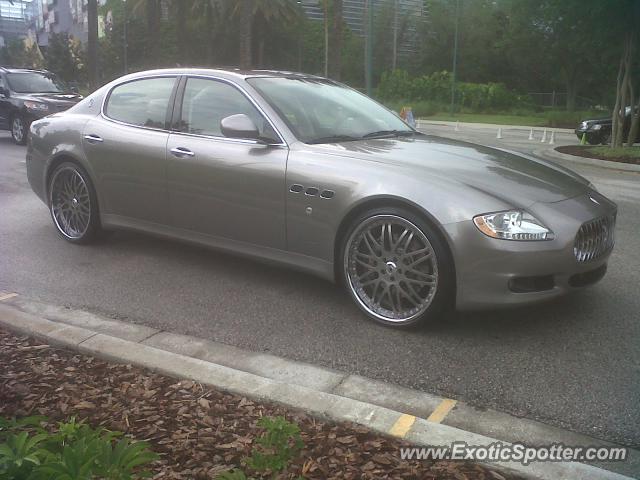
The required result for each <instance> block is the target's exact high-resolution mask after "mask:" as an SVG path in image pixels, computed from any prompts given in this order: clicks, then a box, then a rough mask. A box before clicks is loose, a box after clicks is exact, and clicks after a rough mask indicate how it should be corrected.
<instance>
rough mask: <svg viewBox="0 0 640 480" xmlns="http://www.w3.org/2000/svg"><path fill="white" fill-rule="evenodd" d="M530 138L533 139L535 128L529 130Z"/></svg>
mask: <svg viewBox="0 0 640 480" xmlns="http://www.w3.org/2000/svg"><path fill="white" fill-rule="evenodd" d="M529 140H533V128H532V129H531V131H530V132H529Z"/></svg>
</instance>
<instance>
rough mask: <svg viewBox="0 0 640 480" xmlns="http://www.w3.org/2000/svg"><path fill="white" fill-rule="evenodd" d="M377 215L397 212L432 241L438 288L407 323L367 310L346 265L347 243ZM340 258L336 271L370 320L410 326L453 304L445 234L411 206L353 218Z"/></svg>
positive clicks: (453, 282) (385, 323)
mask: <svg viewBox="0 0 640 480" xmlns="http://www.w3.org/2000/svg"><path fill="white" fill-rule="evenodd" d="M377 215H395V216H398V217H401V218H404V219H405V220H407V221H409V222H411V223H413V224H414V225H415V226H416V227H418V228H419V229H420V230H421V231H422V232H423V233H424V235H425V236H426V237H427V239H428V240H429V243H431V246H432V247H433V250H434V253H435V257H436V262H437V265H438V287H437V290H436V293H435V295H434V297H433V299H432V301H431V304H430V305H429V307H428V308H427V310H426V311H425V312H424V313H423V314H422V315H420V316H419V317H416V318H414V319H412V320H409V321H406V322H393V321H386V320H383V319H380V318H378V317H376V316H374V315H372V314H371V313H370V312H368V311H367V310H365V308H364V307H363V306H362V305H361V301H360V300H359V299H358V297H357V296H356V293H355V292H353V290H352V289H351V286H350V285H351V283H350V280H349V277H348V273H347V269H346V265H347V263H348V262H347V258H346V257H347V255H348V249H347V247H348V246H347V243H348V242H349V240H350V239H351V237H352V235H353V233H354V232H355V230H356V229H357V228H358V227H359V226H360V224H361V223H362V222H364V221H365V220H367V219H368V218H370V217H373V216H377ZM337 261H338V262H339V264H338V266H337V267H338V268H337V270H338V271H339V274H340V277H339V279H340V282H341V283H342V284H343V285H344V288H345V289H346V290H347V291H348V293H349V296H350V297H351V299H352V300H353V301H354V303H355V304H356V305H357V306H358V308H359V309H360V310H361V311H362V312H363V313H364V314H365V315H366V316H367V317H368V318H370V319H372V320H374V321H376V322H377V323H380V324H382V325H386V326H391V327H395V328H411V327H415V326H418V325H422V324H425V323H427V322H428V321H431V320H433V319H435V318H436V316H437V315H438V314H439V313H441V312H442V311H443V310H444V309H446V308H447V307H448V306H450V305H451V300H452V298H453V295H454V291H455V273H454V267H453V260H452V259H451V255H450V253H449V250H448V248H447V246H446V245H445V243H444V240H443V239H442V235H441V234H440V233H439V232H438V231H436V229H435V228H434V227H433V226H432V225H431V223H430V222H428V221H426V220H425V219H424V218H422V217H421V216H419V215H417V214H415V213H413V212H412V211H411V210H409V209H405V208H401V207H381V208H372V209H370V210H367V211H365V212H363V213H362V214H360V215H358V216H357V217H356V218H354V219H353V221H352V222H351V224H350V226H349V228H348V229H347V231H346V232H345V234H344V235H343V237H342V239H341V244H340V254H339V256H338V259H337Z"/></svg>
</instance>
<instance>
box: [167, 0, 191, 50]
mask: <svg viewBox="0 0 640 480" xmlns="http://www.w3.org/2000/svg"><path fill="white" fill-rule="evenodd" d="M192 3H193V2H192V0H172V2H171V7H172V9H173V16H174V18H175V21H176V43H177V47H178V58H179V59H180V61H181V62H184V60H185V57H186V55H187V33H188V30H187V12H188V11H189V10H191V9H192Z"/></svg>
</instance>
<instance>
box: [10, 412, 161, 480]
mask: <svg viewBox="0 0 640 480" xmlns="http://www.w3.org/2000/svg"><path fill="white" fill-rule="evenodd" d="M43 420H45V419H44V418H43V417H29V418H25V419H20V420H16V419H11V420H8V419H3V418H0V478H2V479H3V480H27V479H28V480H40V479H43V480H44V479H55V480H90V479H104V480H134V479H138V478H145V477H148V476H150V474H149V472H147V471H145V470H143V469H142V467H144V466H145V465H147V464H149V463H150V462H152V461H154V460H156V459H157V458H158V456H157V455H156V454H155V453H153V452H151V451H150V450H149V448H148V445H147V444H146V443H145V442H136V443H132V442H131V441H130V440H129V439H127V438H124V437H122V434H121V433H119V432H111V431H108V430H105V429H103V428H97V429H93V428H91V427H90V426H89V425H86V424H85V423H83V422H82V421H81V422H76V420H75V418H72V419H71V420H70V421H69V422H65V423H59V424H58V428H57V431H55V432H54V433H49V432H46V431H45V430H44V429H42V428H41V426H40V425H41V422H42V421H43Z"/></svg>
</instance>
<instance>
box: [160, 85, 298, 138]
mask: <svg viewBox="0 0 640 480" xmlns="http://www.w3.org/2000/svg"><path fill="white" fill-rule="evenodd" d="M182 76H183V77H185V78H186V83H185V89H186V88H187V83H188V82H189V79H190V78H203V79H205V80H213V81H219V82H222V83H226V84H227V85H230V86H231V87H232V88H235V89H237V90H239V91H240V93H241V94H242V95H244V97H245V98H246V99H247V100H249V102H250V103H251V104H252V105H253V106H254V107H255V108H256V110H258V113H260V115H262V116H263V117H264V118H265V119H266V120H267V122H269V125H271V128H272V129H273V131H274V132H276V135H278V137H279V138H280V143H270V144H268V146H270V147H288V146H289V145H288V144H287V142H286V141H285V140H284V136H283V135H282V133H281V132H280V130H278V129H277V128H276V126H275V125H274V123H273V121H271V118H269V115H267V113H266V112H265V111H264V109H263V108H262V107H261V106H260V105H259V104H258V103H257V102H256V101H255V100H254V99H253V97H251V95H250V94H249V92H247V91H246V90H245V89H244V88H242V87H241V86H240V85H238V84H237V83H236V82H234V81H232V80H229V79H226V78H221V77H216V76H214V75H204V74H184V75H182ZM180 115H181V116H182V101H181V102H180ZM171 133H173V134H176V135H188V136H193V137H200V138H211V139H214V140H226V141H231V142H235V143H244V144H250V145H265V144H263V143H260V142H258V141H256V140H249V139H242V138H230V137H225V136H224V135H222V136H219V135H202V134H199V133H189V132H180V131H173V130H172V131H171Z"/></svg>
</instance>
